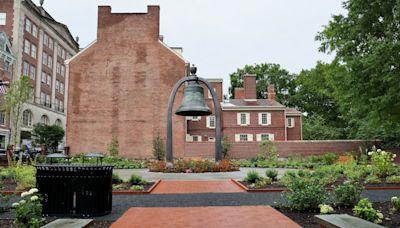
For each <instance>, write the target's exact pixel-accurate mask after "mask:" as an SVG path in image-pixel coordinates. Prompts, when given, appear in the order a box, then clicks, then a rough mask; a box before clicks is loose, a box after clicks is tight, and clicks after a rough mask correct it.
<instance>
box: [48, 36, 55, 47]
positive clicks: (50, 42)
mask: <svg viewBox="0 0 400 228" xmlns="http://www.w3.org/2000/svg"><path fill="white" fill-rule="evenodd" d="M53 47H54V42H53V39H52V38H51V37H50V36H49V48H50V49H53Z"/></svg>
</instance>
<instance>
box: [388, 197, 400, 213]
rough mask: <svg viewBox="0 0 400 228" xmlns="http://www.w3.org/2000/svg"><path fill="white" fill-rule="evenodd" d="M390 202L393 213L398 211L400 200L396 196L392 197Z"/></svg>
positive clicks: (399, 209)
mask: <svg viewBox="0 0 400 228" xmlns="http://www.w3.org/2000/svg"><path fill="white" fill-rule="evenodd" d="M390 202H391V203H392V205H393V209H394V210H395V211H400V198H398V197H397V196H393V197H392V199H391V200H390Z"/></svg>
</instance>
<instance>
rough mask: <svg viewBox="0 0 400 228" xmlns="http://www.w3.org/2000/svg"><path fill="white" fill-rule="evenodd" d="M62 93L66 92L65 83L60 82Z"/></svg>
mask: <svg viewBox="0 0 400 228" xmlns="http://www.w3.org/2000/svg"><path fill="white" fill-rule="evenodd" d="M60 93H61V94H64V83H62V82H60Z"/></svg>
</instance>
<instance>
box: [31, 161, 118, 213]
mask: <svg viewBox="0 0 400 228" xmlns="http://www.w3.org/2000/svg"><path fill="white" fill-rule="evenodd" d="M113 168H114V166H112V165H90V164H83V165H69V164H50V165H49V164H47V165H36V170H37V172H36V186H37V188H38V189H39V193H40V194H42V197H43V214H44V215H47V216H49V215H67V216H76V217H92V216H100V215H105V214H109V213H110V212H111V207H112V171H113Z"/></svg>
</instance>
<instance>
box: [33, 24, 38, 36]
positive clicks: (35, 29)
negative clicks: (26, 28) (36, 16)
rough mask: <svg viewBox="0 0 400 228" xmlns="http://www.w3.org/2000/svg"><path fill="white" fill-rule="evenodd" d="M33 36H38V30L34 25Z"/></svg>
mask: <svg viewBox="0 0 400 228" xmlns="http://www.w3.org/2000/svg"><path fill="white" fill-rule="evenodd" d="M32 35H33V36H34V37H37V35H38V28H37V27H36V25H32Z"/></svg>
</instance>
